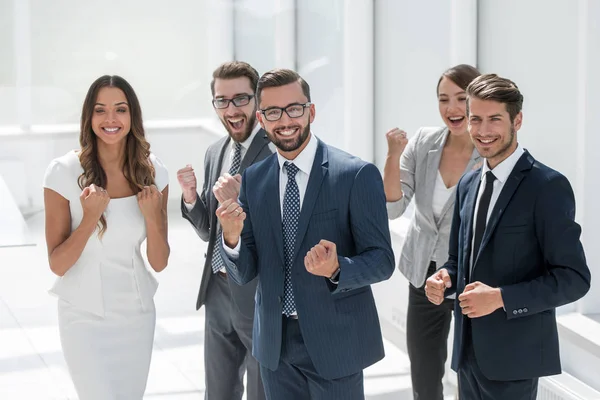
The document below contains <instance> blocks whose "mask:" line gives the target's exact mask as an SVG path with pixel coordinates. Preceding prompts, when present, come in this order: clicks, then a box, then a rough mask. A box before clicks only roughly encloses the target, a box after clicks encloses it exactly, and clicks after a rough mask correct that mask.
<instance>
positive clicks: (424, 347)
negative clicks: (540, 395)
mask: <svg viewBox="0 0 600 400" xmlns="http://www.w3.org/2000/svg"><path fill="white" fill-rule="evenodd" d="M479 75H480V73H479V71H477V69H475V68H474V67H472V66H470V65H465V64H461V65H457V66H455V67H453V68H450V69H448V70H446V71H445V72H444V73H443V74H442V76H441V77H440V79H439V81H438V85H437V98H438V105H439V111H440V116H441V117H442V119H443V121H444V123H445V125H446V126H445V127H443V128H421V129H419V131H418V132H417V133H416V134H415V135H414V136H413V137H412V138H411V139H410V140H408V139H407V138H406V133H405V132H404V131H401V130H399V129H398V128H394V129H392V130H390V131H389V132H387V134H386V137H387V142H388V154H387V158H386V163H385V168H384V187H385V195H386V198H387V202H388V203H387V207H388V215H389V218H390V219H395V218H398V217H400V216H401V215H402V214H403V213H404V211H405V210H406V207H407V206H408V205H409V203H410V201H411V200H412V198H413V197H414V199H415V217H414V219H413V220H412V222H411V224H410V227H409V229H408V233H407V236H406V240H405V242H404V246H403V248H402V253H401V255H400V262H399V265H398V268H399V269H400V271H401V272H402V274H404V276H405V277H406V278H407V279H408V280H409V282H410V284H409V297H408V312H407V321H406V342H407V349H408V356H409V358H410V364H411V379H412V387H413V397H414V399H415V400H443V386H442V378H443V376H444V365H445V362H446V358H447V340H448V333H449V331H450V322H451V321H452V310H453V308H454V306H453V304H454V300H453V299H447V300H446V301H445V302H444V304H443V305H442V306H441V307H438V306H436V305H434V304H432V303H431V302H430V301H429V300H428V299H427V297H426V296H425V290H424V283H425V280H426V278H427V277H429V276H430V275H431V274H433V273H434V272H435V271H436V269H437V268H438V267H441V266H442V265H443V264H444V263H445V262H446V260H447V259H448V239H449V236H450V225H451V224H452V210H453V207H454V192H455V187H456V184H457V183H458V180H459V179H460V177H461V176H462V175H463V173H464V172H466V171H469V170H470V169H472V168H473V167H475V166H476V165H477V164H478V163H479V162H480V160H481V158H480V156H479V153H477V150H475V147H474V145H473V143H472V142H471V138H470V136H469V132H468V131H467V112H466V98H467V96H466V93H465V90H466V88H467V86H468V85H469V83H470V82H471V81H472V80H473V79H475V78H476V77H477V76H479Z"/></svg>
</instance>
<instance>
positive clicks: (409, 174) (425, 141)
mask: <svg viewBox="0 0 600 400" xmlns="http://www.w3.org/2000/svg"><path fill="white" fill-rule="evenodd" d="M448 132H449V131H448V128H421V129H419V130H418V131H417V134H416V135H415V136H413V137H412V138H410V140H409V141H408V144H407V145H406V148H405V149H404V153H403V154H402V157H401V159H400V179H401V181H402V193H403V196H402V198H401V199H400V200H398V201H396V202H388V203H387V210H388V218H389V219H396V218H398V217H400V216H401V215H402V214H404V211H405V210H406V208H407V207H408V205H409V204H410V202H411V200H412V198H413V196H414V198H415V216H414V218H413V220H412V221H411V223H410V226H409V228H408V233H407V235H406V239H405V241H404V245H403V247H402V253H401V254H400V261H399V263H398V269H399V270H400V271H401V272H402V274H403V275H404V276H405V277H406V278H407V279H408V280H409V281H410V283H412V284H413V285H414V286H415V287H421V286H423V284H424V283H425V279H427V276H426V275H427V269H428V267H429V263H430V262H431V259H432V256H435V260H437V265H438V268H439V267H441V266H442V265H443V264H444V263H445V262H446V260H447V259H448V240H449V237H450V226H451V224H452V212H450V211H451V210H452V209H453V207H454V201H455V195H454V193H455V192H454V191H455V190H456V187H455V188H454V190H453V193H452V194H451V195H450V197H449V199H448V201H447V202H446V205H445V206H444V208H443V210H442V215H441V217H440V219H439V221H437V222H436V221H435V218H434V216H433V190H434V188H435V182H436V179H437V171H438V169H439V166H440V159H441V157H442V150H443V148H444V145H445V143H446V138H447V137H448ZM482 160H483V159H482V158H481V156H480V155H479V153H478V152H477V150H476V149H473V155H472V156H471V160H470V161H469V163H468V165H467V168H466V170H465V172H468V171H470V170H472V169H477V168H478V167H479V166H480V165H479V164H480V162H481V161H482ZM438 237H439V238H440V245H439V246H438V248H437V251H435V246H436V243H437V241H438ZM434 251H435V255H434Z"/></svg>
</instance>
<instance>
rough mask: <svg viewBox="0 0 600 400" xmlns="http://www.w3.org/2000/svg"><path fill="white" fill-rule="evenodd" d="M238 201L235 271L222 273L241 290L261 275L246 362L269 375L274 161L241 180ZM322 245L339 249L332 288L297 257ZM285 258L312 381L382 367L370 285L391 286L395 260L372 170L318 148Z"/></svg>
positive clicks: (277, 281) (279, 258) (273, 318)
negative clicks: (240, 219) (289, 258)
mask: <svg viewBox="0 0 600 400" xmlns="http://www.w3.org/2000/svg"><path fill="white" fill-rule="evenodd" d="M246 188H251V190H247V189H246ZM239 200H240V203H241V205H242V207H243V208H244V211H245V212H246V214H247V218H246V221H245V223H244V230H243V232H242V241H241V243H242V245H241V249H240V254H239V257H238V259H237V260H236V261H235V262H232V261H231V259H228V258H227V257H226V256H225V258H226V267H227V271H228V273H229V274H230V276H231V278H232V279H234V280H235V281H236V282H237V283H239V284H244V283H245V282H248V281H250V280H252V279H253V278H254V277H256V275H259V284H258V288H257V292H256V303H257V312H256V314H255V320H254V341H253V354H254V356H255V357H256V358H257V359H258V360H259V362H260V363H261V365H262V366H263V367H266V368H268V369H270V370H275V369H276V368H277V367H278V365H279V361H280V354H281V346H282V316H281V314H282V306H283V288H284V285H283V283H284V266H285V264H284V253H283V239H282V234H281V209H280V201H279V164H278V162H277V157H276V156H275V155H274V156H271V157H269V158H267V159H266V160H265V161H263V162H261V163H259V164H256V165H253V166H252V167H250V168H248V169H247V170H246V171H245V173H244V175H243V182H242V188H241V192H240V199H239ZM321 239H326V240H329V241H332V242H334V243H335V244H336V246H337V254H338V261H339V263H340V268H341V273H340V276H339V284H338V285H337V286H336V285H333V284H332V283H331V282H329V280H328V279H327V278H324V277H320V276H315V275H312V274H310V273H308V272H307V271H306V268H305V267H304V255H305V254H306V252H307V251H309V250H310V249H311V248H312V247H313V246H314V245H316V244H317V243H319V241H320V240H321ZM221 251H222V252H223V249H222V248H221ZM223 254H225V253H224V252H223ZM293 254H294V258H293V264H292V274H293V279H294V285H293V290H294V300H295V304H296V310H297V312H298V317H299V320H298V323H299V325H300V328H301V332H302V338H303V341H304V344H305V346H306V349H307V352H308V354H309V356H310V359H311V361H312V362H313V364H314V367H315V370H316V372H317V374H318V375H319V376H320V377H322V378H324V379H326V380H332V379H338V378H342V377H345V376H349V375H352V374H356V373H359V372H360V371H362V369H363V368H365V367H367V366H369V365H371V364H373V363H375V362H377V361H379V360H380V359H381V358H383V356H384V352H383V344H382V339H381V330H380V326H379V318H378V315H377V310H376V308H375V301H374V299H373V294H372V291H371V287H370V285H371V284H373V283H376V282H379V281H382V280H385V279H388V278H389V277H390V276H391V274H392V272H393V270H394V254H393V251H392V248H391V242H390V233H389V227H388V219H387V211H386V208H385V195H384V192H383V182H382V179H381V174H380V172H379V170H378V169H377V168H376V167H375V166H374V165H373V164H369V163H366V162H364V161H362V160H360V159H358V158H356V157H353V156H351V155H349V154H347V153H345V152H343V151H340V150H338V149H335V148H332V147H328V146H327V145H325V144H324V143H323V142H321V141H319V142H318V148H317V153H316V156H315V161H314V163H313V166H312V169H311V173H310V176H309V180H308V187H307V189H306V193H305V196H304V200H303V204H302V209H301V212H300V218H299V223H298V231H297V235H296V244H295V247H294V253H293Z"/></svg>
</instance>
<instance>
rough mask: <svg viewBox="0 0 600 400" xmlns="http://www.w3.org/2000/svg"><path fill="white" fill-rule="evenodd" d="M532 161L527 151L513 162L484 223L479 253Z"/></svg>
mask: <svg viewBox="0 0 600 400" xmlns="http://www.w3.org/2000/svg"><path fill="white" fill-rule="evenodd" d="M533 161H534V160H533V157H531V155H530V154H529V153H528V152H525V153H524V154H523V155H522V156H521V158H519V161H517V164H515V167H514V168H513V170H512V172H511V173H510V175H509V176H508V179H507V180H506V182H505V183H504V186H503V187H502V191H501V192H500V196H498V200H497V201H496V204H495V205H494V208H493V209H492V213H491V214H490V219H489V220H488V222H487V224H486V227H485V232H484V233H483V238H482V239H481V246H480V248H479V254H481V252H482V251H483V250H484V249H485V245H486V244H487V243H488V242H489V240H490V237H491V235H492V233H494V230H495V229H496V226H497V225H498V221H499V220H500V218H501V217H502V214H503V213H504V210H506V207H507V206H508V203H509V202H510V199H512V197H513V195H514V194H515V192H516V191H517V188H518V187H519V185H520V184H521V181H522V180H523V178H524V177H525V173H526V171H528V170H530V169H531V166H532V164H533ZM476 265H477V263H476V262H475V261H474V262H473V269H474V268H475V266H476Z"/></svg>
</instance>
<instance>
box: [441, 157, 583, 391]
mask: <svg viewBox="0 0 600 400" xmlns="http://www.w3.org/2000/svg"><path fill="white" fill-rule="evenodd" d="M480 177H481V169H479V170H476V171H473V172H470V173H468V174H465V175H464V176H463V177H462V179H461V180H460V182H459V183H458V188H457V191H456V203H455V209H454V218H453V222H452V230H451V234H450V249H449V260H448V261H447V263H446V264H445V265H444V268H446V269H447V270H448V272H449V274H450V277H451V278H452V288H451V289H449V290H447V291H446V294H450V293H452V291H453V290H454V289H455V290H456V291H457V292H458V293H459V294H460V293H462V292H463V290H464V288H465V286H466V284H468V283H469V282H467V279H468V273H469V261H470V254H471V242H472V237H473V235H472V232H473V218H474V215H473V213H474V207H475V202H476V200H477V192H478V188H479V184H480ZM580 234H581V228H580V226H579V225H578V224H577V223H576V222H575V198H574V196H573V190H572V189H571V185H570V184H569V181H568V180H567V178H565V177H564V176H563V175H561V174H560V173H559V172H557V171H554V170H553V169H551V168H549V167H547V166H545V165H543V164H541V163H539V162H537V161H536V160H535V159H534V158H533V157H532V156H531V155H530V154H529V153H528V152H527V151H525V153H524V154H523V155H522V156H521V157H520V158H519V160H518V162H517V164H516V165H515V167H514V169H513V171H512V172H511V174H510V175H509V177H508V179H507V181H506V183H505V184H504V187H503V188H502V191H501V193H500V196H499V198H498V201H497V202H496V205H495V206H494V209H493V210H492V213H491V215H490V218H489V220H488V223H487V227H486V231H485V233H484V236H483V239H482V242H481V246H480V250H479V255H478V256H477V257H475V258H474V265H473V270H472V272H471V275H472V276H471V279H470V282H475V281H479V282H482V283H484V284H486V285H489V286H491V287H499V288H500V290H501V292H502V299H503V301H504V309H505V310H506V311H504V310H503V309H502V308H500V309H498V310H496V311H495V312H493V313H492V314H490V315H487V316H485V317H481V318H472V319H471V326H472V343H473V349H474V351H475V356H476V359H477V363H478V365H479V367H480V369H481V371H482V372H483V374H484V375H485V376H486V377H487V378H488V379H492V380H499V381H508V380H519V379H530V378H536V377H540V376H546V375H554V374H559V373H560V372H561V366H560V356H559V348H558V332H557V326H556V316H555V308H556V307H558V306H561V305H564V304H567V303H570V302H573V301H576V300H578V299H579V298H581V297H583V296H584V295H585V294H586V293H587V291H588V290H589V287H590V279H591V277H590V271H589V269H588V267H587V264H586V260H585V255H584V252H583V247H582V245H581V242H580V240H579V237H580ZM454 312H455V316H456V321H455V332H454V349H453V357H452V368H453V369H454V370H455V371H458V369H459V368H460V364H461V361H462V357H461V356H462V352H463V347H464V340H465V322H466V319H467V317H465V316H464V315H463V314H462V313H461V308H460V306H459V302H458V301H457V302H456V305H455V311H454Z"/></svg>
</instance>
